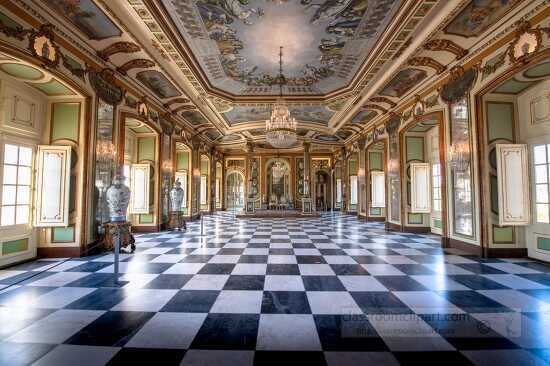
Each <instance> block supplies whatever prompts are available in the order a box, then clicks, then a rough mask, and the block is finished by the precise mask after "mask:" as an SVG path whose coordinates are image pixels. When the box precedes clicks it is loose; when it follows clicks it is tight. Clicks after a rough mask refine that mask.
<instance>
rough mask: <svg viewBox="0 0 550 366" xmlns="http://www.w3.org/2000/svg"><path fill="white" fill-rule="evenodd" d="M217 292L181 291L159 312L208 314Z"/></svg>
mask: <svg viewBox="0 0 550 366" xmlns="http://www.w3.org/2000/svg"><path fill="white" fill-rule="evenodd" d="M218 294H219V291H211V290H182V291H178V293H177V294H176V295H174V297H172V298H171V299H170V301H168V303H166V305H164V307H163V308H162V309H161V310H160V311H162V312H176V313H208V312H209V311H210V308H212V305H214V302H215V301H216V299H217V298H218Z"/></svg>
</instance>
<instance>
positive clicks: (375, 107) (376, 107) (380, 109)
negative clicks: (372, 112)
mask: <svg viewBox="0 0 550 366" xmlns="http://www.w3.org/2000/svg"><path fill="white" fill-rule="evenodd" d="M361 109H362V110H367V109H376V110H379V111H380V112H382V114H385V113H388V110H387V109H386V108H384V107H381V106H379V105H377V104H365V105H364V106H363V107H362V108H361Z"/></svg>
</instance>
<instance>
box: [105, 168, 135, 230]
mask: <svg viewBox="0 0 550 366" xmlns="http://www.w3.org/2000/svg"><path fill="white" fill-rule="evenodd" d="M125 180H126V178H125V177H124V176H123V175H120V174H117V175H115V177H114V179H113V183H112V184H111V186H110V187H109V189H107V205H108V206H109V217H110V219H111V222H124V221H126V211H127V210H128V204H129V202H130V189H129V188H128V187H126V186H125V185H124V181H125Z"/></svg>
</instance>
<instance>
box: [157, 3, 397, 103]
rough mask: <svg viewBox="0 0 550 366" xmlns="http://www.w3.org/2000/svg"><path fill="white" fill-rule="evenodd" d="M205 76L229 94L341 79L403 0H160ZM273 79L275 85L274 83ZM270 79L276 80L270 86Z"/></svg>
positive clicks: (340, 82)
mask: <svg viewBox="0 0 550 366" xmlns="http://www.w3.org/2000/svg"><path fill="white" fill-rule="evenodd" d="M162 3H163V4H164V7H165V8H166V10H167V13H168V14H169V15H170V16H171V17H172V18H173V20H174V22H175V23H176V25H177V26H178V28H179V31H180V32H181V33H182V35H183V37H184V38H185V39H186V40H187V42H188V44H190V45H191V48H192V50H193V52H194V54H195V55H196V56H197V59H199V60H200V61H201V63H202V68H203V70H204V71H205V73H206V74H207V75H208V76H209V79H210V81H211V82H212V83H213V84H214V85H215V86H217V87H220V88H222V89H224V90H225V91H228V92H232V93H234V94H244V93H250V92H251V89H250V87H262V88H260V89H258V90H257V89H253V90H254V91H259V92H264V91H267V93H268V94H272V93H275V92H278V88H277V87H276V85H278V83H279V81H280V80H279V79H280V78H279V77H278V52H279V46H283V47H284V51H283V53H284V56H283V59H284V62H285V78H284V80H283V82H284V84H285V85H286V90H285V92H286V93H291V92H293V91H294V90H296V93H300V92H303V89H295V87H311V88H313V90H314V92H318V93H326V92H329V91H332V90H334V89H337V88H339V87H342V86H344V85H346V84H347V83H348V82H349V80H350V79H351V77H353V75H354V73H355V72H356V71H357V68H358V67H359V66H360V65H361V63H362V61H363V60H364V59H365V58H366V56H367V55H368V54H369V52H370V51H371V50H372V47H373V46H374V44H375V43H376V41H377V38H378V36H380V34H381V33H382V32H383V30H384V29H385V28H386V26H387V24H388V23H389V21H390V20H391V18H392V16H393V14H394V13H395V12H396V11H397V9H398V8H399V5H400V3H401V0H324V1H320V2H312V1H311V0H301V1H290V0H281V1H272V0H162ZM273 86H275V87H273ZM272 87H273V88H272Z"/></svg>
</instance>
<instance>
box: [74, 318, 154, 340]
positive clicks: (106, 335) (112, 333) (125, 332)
mask: <svg viewBox="0 0 550 366" xmlns="http://www.w3.org/2000/svg"><path fill="white" fill-rule="evenodd" d="M154 314H155V313H150V312H139V311H109V312H106V313H105V314H103V315H102V316H100V317H99V318H97V319H96V320H94V321H93V322H91V323H90V324H88V325H87V326H86V327H84V328H83V329H81V330H80V331H79V332H77V333H76V334H74V335H73V336H72V337H70V338H69V339H68V340H67V341H65V344H77V345H88V346H111V347H122V346H124V345H125V344H126V342H128V341H129V340H130V339H131V338H132V336H133V335H135V334H136V333H137V332H138V331H139V329H141V327H142V326H143V325H144V324H145V323H146V322H147V321H148V320H149V319H151V317H152V316H153V315H154Z"/></svg>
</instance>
